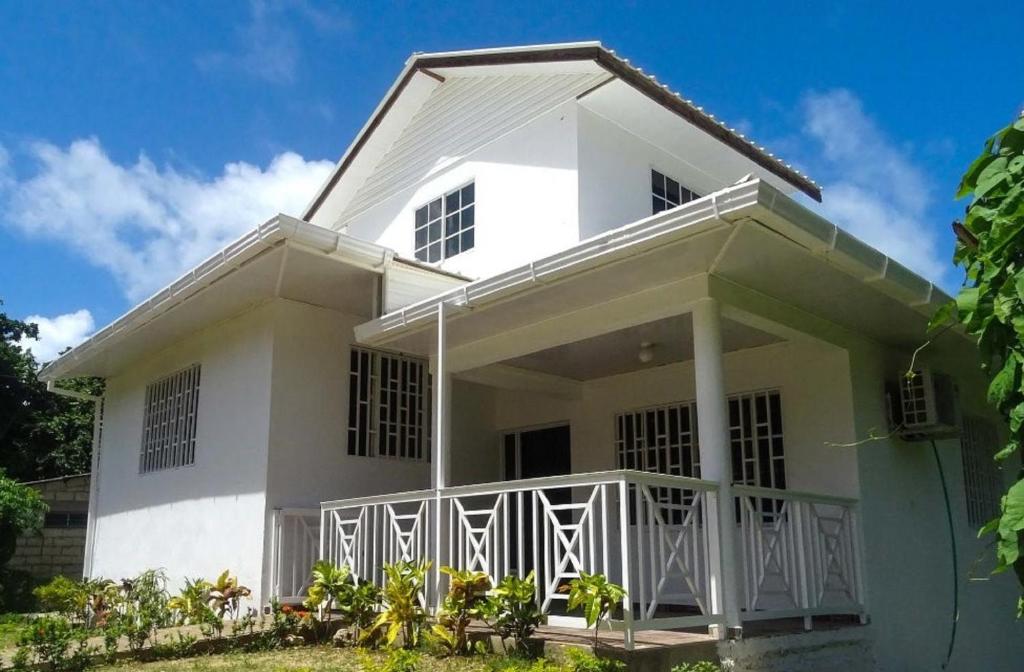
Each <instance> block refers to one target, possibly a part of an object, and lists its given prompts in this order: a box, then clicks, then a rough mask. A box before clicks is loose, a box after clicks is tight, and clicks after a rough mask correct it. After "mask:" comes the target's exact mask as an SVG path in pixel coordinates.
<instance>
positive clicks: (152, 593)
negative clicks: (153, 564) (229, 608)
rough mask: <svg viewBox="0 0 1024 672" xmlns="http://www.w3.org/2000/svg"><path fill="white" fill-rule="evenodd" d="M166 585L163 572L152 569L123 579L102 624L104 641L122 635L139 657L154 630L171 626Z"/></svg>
mask: <svg viewBox="0 0 1024 672" xmlns="http://www.w3.org/2000/svg"><path fill="white" fill-rule="evenodd" d="M166 585H167V577H166V575H165V574H164V573H163V571H162V570H153V569H151V570H148V571H145V572H142V573H141V574H139V575H138V576H137V577H135V578H132V579H124V580H123V581H122V582H121V586H120V587H119V588H118V589H117V592H116V597H115V598H114V605H113V608H112V609H111V610H110V615H109V616H108V617H107V619H106V621H105V624H104V639H105V640H106V641H108V642H110V641H113V642H115V643H116V641H117V638H118V637H119V636H124V637H126V638H127V639H128V648H129V649H130V650H131V651H132V652H133V653H136V654H138V652H139V651H141V650H142V649H143V647H145V645H146V643H147V642H148V641H149V640H150V639H151V638H152V637H153V635H154V634H155V633H156V630H157V628H162V627H165V626H167V625H170V624H171V623H172V615H171V611H170V609H168V607H167V604H168V602H169V601H170V598H169V596H168V594H167V589H166ZM222 627H223V626H222ZM108 651H109V644H108Z"/></svg>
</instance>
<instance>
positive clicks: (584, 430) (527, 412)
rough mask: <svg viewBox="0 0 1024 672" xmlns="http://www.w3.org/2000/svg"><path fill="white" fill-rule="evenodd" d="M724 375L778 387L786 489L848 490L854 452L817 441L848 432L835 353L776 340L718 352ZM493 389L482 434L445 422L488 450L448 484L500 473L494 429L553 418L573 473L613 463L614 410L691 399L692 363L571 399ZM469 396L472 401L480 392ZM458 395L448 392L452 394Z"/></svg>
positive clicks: (745, 383)
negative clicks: (564, 434) (564, 427)
mask: <svg viewBox="0 0 1024 672" xmlns="http://www.w3.org/2000/svg"><path fill="white" fill-rule="evenodd" d="M725 372H726V385H727V388H728V390H729V392H730V393H739V392H750V391H755V390H762V389H766V388H777V389H779V390H780V392H781V395H782V414H783V426H784V432H785V440H786V444H785V445H786V472H787V474H786V475H787V483H788V485H789V487H790V488H792V489H797V490H807V491H811V492H826V493H831V494H837V495H847V496H852V497H856V496H857V494H858V486H857V470H856V453H855V451H854V450H853V449H849V448H835V447H830V446H828V445H826V444H827V442H834V443H844V442H849V441H851V440H852V438H853V436H854V429H853V416H852V410H851V399H850V393H849V389H848V388H847V387H844V385H843V384H841V383H842V381H848V380H849V375H850V374H849V367H848V363H847V359H846V355H845V353H844V352H843V351H841V350H839V349H837V348H832V347H829V346H825V345H821V344H817V343H811V342H806V343H779V344H775V345H769V346H765V347H761V348H754V349H750V350H742V351H738V352H733V353H727V354H726V355H725ZM836 381H839V382H840V384H836ZM478 387H479V386H478ZM493 394H494V404H495V406H494V420H493V429H491V430H490V431H489V436H490V437H491V438H490V439H489V440H488V441H486V442H483V441H480V440H476V441H474V442H473V443H472V444H470V443H469V439H468V437H467V438H460V432H459V431H458V427H459V425H458V424H456V425H453V442H454V443H456V444H458V443H459V442H460V440H461V441H464V442H466V443H465V445H472V449H473V450H476V451H478V450H486V451H487V452H488V455H487V456H479V455H474V456H473V460H474V465H476V466H475V467H473V468H472V469H471V468H470V467H469V466H468V465H466V466H464V467H463V468H462V470H461V472H460V478H457V479H456V482H459V483H461V482H472V481H483V480H494V478H495V477H497V476H498V475H499V474H500V469H499V466H498V465H499V462H498V457H499V455H500V452H499V438H500V435H501V433H502V432H504V431H508V430H513V429H519V428H525V427H530V426H535V425H543V424H549V423H557V422H568V423H569V424H570V425H571V431H572V469H573V471H575V472H585V471H598V470H603V469H614V468H616V455H615V416H616V414H618V413H621V412H624V411H629V410H634V409H639V408H645V407H648V406H654V405H660V404H667V403H670V402H678V401H690V400H693V399H694V398H695V396H696V393H695V383H694V373H693V362H692V361H691V362H681V363H678V364H671V365H667V366H661V367H657V368H654V369H648V370H645V371H639V372H634V373H628V374H623V375H619V376H610V377H607V378H602V379H597V380H593V381H589V382H587V383H585V384H584V386H583V396H582V398H581V399H579V400H572V401H570V400H564V399H556V398H551V397H546V396H543V395H536V394H528V393H524V392H517V391H510V390H494V392H493ZM475 398H476V399H477V400H478V401H477V403H480V402H479V399H480V398H481V397H479V396H476V397H475ZM457 400H458V397H457V396H456V397H455V398H454V400H453V401H454V402H457ZM453 406H454V408H455V413H456V416H455V418H456V420H455V422H456V423H458V422H459V421H458V417H459V415H458V414H459V413H460V410H461V409H460V406H459V405H458V403H453ZM475 417H476V418H478V419H477V420H476V422H477V423H478V424H479V423H482V422H485V418H486V416H485V415H484V414H476V415H475ZM463 422H465V421H463ZM477 429H479V428H477ZM454 451H455V449H454V448H453V452H454ZM464 452H468V451H464ZM462 459H464V458H462V457H454V458H453V461H454V462H455V463H456V464H458V463H459V462H460V461H462ZM470 472H472V473H470Z"/></svg>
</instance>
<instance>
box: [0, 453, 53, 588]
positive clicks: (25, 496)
mask: <svg viewBox="0 0 1024 672" xmlns="http://www.w3.org/2000/svg"><path fill="white" fill-rule="evenodd" d="M47 508H48V507H47V506H46V503H45V502H43V498H42V497H40V496H39V491H37V490H36V489H34V488H30V487H28V486H27V485H21V484H20V483H15V482H14V481H13V480H11V479H10V478H8V477H6V476H4V474H3V472H2V471H0V570H2V569H3V567H4V565H6V564H7V562H8V561H9V560H10V559H11V556H13V555H14V545H15V542H16V541H17V539H18V537H19V536H21V535H23V534H30V533H32V532H38V531H39V529H40V528H42V526H43V516H44V515H45V514H46V511H47Z"/></svg>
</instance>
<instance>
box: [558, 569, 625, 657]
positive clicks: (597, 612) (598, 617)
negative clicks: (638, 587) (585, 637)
mask: <svg viewBox="0 0 1024 672" xmlns="http://www.w3.org/2000/svg"><path fill="white" fill-rule="evenodd" d="M558 590H559V592H563V593H566V592H567V593H569V603H568V605H567V608H568V609H569V611H575V610H577V609H582V610H583V617H584V618H585V619H586V622H587V627H588V628H593V629H594V648H595V649H596V648H597V646H598V638H597V633H598V628H599V626H600V624H601V621H604V620H605V619H606V618H608V615H609V614H610V613H611V612H612V610H613V609H614V608H615V605H617V604H618V603H620V602H622V600H623V599H624V598H625V597H626V591H625V589H624V588H623V587H622V586H620V585H618V584H616V583H612V582H611V581H609V580H608V577H606V576H605V575H604V574H587V573H586V572H580V578H578V579H573V580H572V581H571V582H570V583H569V584H568V585H563V586H560V587H559V589H558Z"/></svg>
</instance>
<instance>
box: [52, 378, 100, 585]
mask: <svg viewBox="0 0 1024 672" xmlns="http://www.w3.org/2000/svg"><path fill="white" fill-rule="evenodd" d="M46 391H47V392H51V393H53V394H56V395H59V396H62V397H68V398H70V399H75V400H78V401H91V402H92V404H93V411H92V466H91V467H90V470H89V517H88V518H87V520H86V530H85V558H83V563H82V576H83V578H86V579H88V578H89V577H90V576H91V575H92V562H93V556H94V552H95V549H96V505H97V504H98V503H99V492H100V446H101V445H102V440H101V438H102V433H103V395H100V396H96V395H94V394H86V393H85V392H77V391H75V390H68V389H65V388H63V387H57V384H56V382H55V381H53V380H48V381H46Z"/></svg>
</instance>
